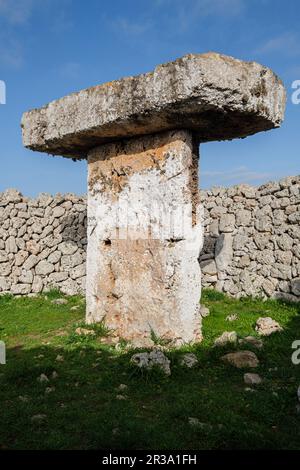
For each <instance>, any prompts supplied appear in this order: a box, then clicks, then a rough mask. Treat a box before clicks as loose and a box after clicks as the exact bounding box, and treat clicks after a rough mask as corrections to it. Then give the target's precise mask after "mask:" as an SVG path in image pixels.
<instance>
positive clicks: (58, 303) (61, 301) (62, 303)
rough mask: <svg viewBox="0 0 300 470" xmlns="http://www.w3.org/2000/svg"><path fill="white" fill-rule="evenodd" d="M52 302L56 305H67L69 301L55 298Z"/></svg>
mask: <svg viewBox="0 0 300 470" xmlns="http://www.w3.org/2000/svg"><path fill="white" fill-rule="evenodd" d="M51 303H52V304H54V305H65V304H67V303H68V301H67V300H66V299H54V300H51Z"/></svg>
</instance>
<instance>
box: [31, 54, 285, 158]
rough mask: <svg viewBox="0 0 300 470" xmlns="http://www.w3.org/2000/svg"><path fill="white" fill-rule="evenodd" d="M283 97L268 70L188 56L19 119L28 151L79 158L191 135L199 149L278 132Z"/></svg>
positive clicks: (229, 60) (281, 88)
mask: <svg viewBox="0 0 300 470" xmlns="http://www.w3.org/2000/svg"><path fill="white" fill-rule="evenodd" d="M285 101H286V96H285V89H284V86H283V84H282V82H281V81H280V79H279V78H278V77H277V76H276V75H275V74H274V73H273V72H272V71H271V70H270V69H268V68H267V67H264V66H262V65H259V64H257V63H256V62H243V61H240V60H236V59H233V58H232V57H228V56H224V55H220V54H216V53H207V54H201V55H200V54H195V55H192V54H189V55H186V56H184V57H182V58H180V59H177V60H175V61H174V62H169V63H166V64H162V65H159V66H158V67H156V68H155V70H154V71H153V72H150V73H146V74H142V75H138V76H136V77H127V78H123V79H121V80H116V81H113V82H109V83H105V84H104V85H99V86H95V87H93V88H89V89H86V90H82V91H80V92H78V93H73V94H71V95H69V96H66V97H64V98H61V99H59V100H57V101H53V102H51V103H49V104H48V105H47V106H45V107H43V108H40V109H34V110H32V111H29V112H27V113H25V114H24V115H23V119H22V131H23V142H24V145H25V146H26V147H27V148H30V149H32V150H37V151H40V152H47V153H50V154H53V155H62V156H65V157H73V158H85V157H86V155H87V153H88V151H89V150H90V149H91V148H94V147H96V146H98V145H99V144H102V143H105V142H112V141H115V140H119V139H122V138H124V137H134V136H138V135H144V134H153V133H155V132H161V131H164V130H171V129H189V130H191V131H193V133H194V135H195V137H196V138H198V140H199V142H207V141H212V140H225V139H233V138H236V137H246V136H248V135H251V134H255V133H256V132H260V131H266V130H269V129H272V128H274V127H279V126H280V124H281V122H282V120H283V116H284V109H285Z"/></svg>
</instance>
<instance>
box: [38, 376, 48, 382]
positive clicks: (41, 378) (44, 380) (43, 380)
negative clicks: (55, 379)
mask: <svg viewBox="0 0 300 470" xmlns="http://www.w3.org/2000/svg"><path fill="white" fill-rule="evenodd" d="M37 380H38V382H40V383H43V382H49V379H48V377H47V375H46V374H41V375H40V376H39V377H38V378H37Z"/></svg>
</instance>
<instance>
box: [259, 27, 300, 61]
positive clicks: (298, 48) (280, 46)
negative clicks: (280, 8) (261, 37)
mask: <svg viewBox="0 0 300 470" xmlns="http://www.w3.org/2000/svg"><path fill="white" fill-rule="evenodd" d="M276 52H277V53H278V52H280V53H284V54H288V55H298V54H300V38H299V35H298V34H296V33H295V32H292V31H288V32H285V33H283V34H281V35H279V36H276V37H273V38H271V39H268V40H267V41H266V42H265V43H264V44H262V45H261V46H260V47H259V48H258V49H256V51H255V53H256V54H270V53H276Z"/></svg>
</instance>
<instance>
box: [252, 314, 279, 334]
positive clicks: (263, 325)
mask: <svg viewBox="0 0 300 470" xmlns="http://www.w3.org/2000/svg"><path fill="white" fill-rule="evenodd" d="M282 329H283V328H282V327H281V326H280V325H279V323H278V322H277V321H275V320H273V319H272V318H271V317H261V318H259V319H258V320H257V322H256V327H255V330H256V331H257V333H258V334H259V335H261V336H270V335H271V334H272V333H276V332H278V331H282Z"/></svg>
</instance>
